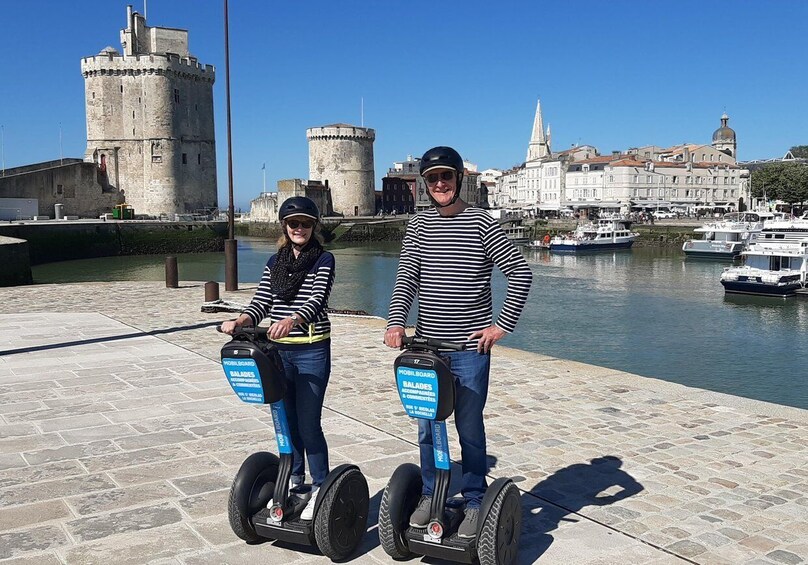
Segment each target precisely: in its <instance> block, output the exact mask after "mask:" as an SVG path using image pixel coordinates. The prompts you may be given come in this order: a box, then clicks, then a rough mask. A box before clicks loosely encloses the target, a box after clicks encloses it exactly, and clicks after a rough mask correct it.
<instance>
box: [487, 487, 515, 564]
mask: <svg viewBox="0 0 808 565" xmlns="http://www.w3.org/2000/svg"><path fill="white" fill-rule="evenodd" d="M520 500H521V497H520V496H519V489H518V488H517V487H516V485H515V484H513V483H512V482H508V484H506V485H505V486H504V487H503V488H502V489H501V490H500V491H499V493H498V494H497V497H496V498H495V499H494V502H493V504H492V505H491V509H490V510H489V512H488V515H487V516H486V518H485V521H484V522H483V523H482V524H480V525H479V526H478V531H477V555H478V558H479V560H480V565H510V564H511V563H516V558H517V555H518V553H519V536H520V534H521V533H522V504H521V502H520Z"/></svg>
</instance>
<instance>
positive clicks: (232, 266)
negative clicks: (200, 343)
mask: <svg viewBox="0 0 808 565" xmlns="http://www.w3.org/2000/svg"><path fill="white" fill-rule="evenodd" d="M224 70H225V72H224V74H225V92H226V99H227V197H228V203H227V239H226V240H225V242H224V289H225V290H230V291H232V290H238V242H237V241H236V239H235V231H236V230H235V225H234V217H233V147H232V143H231V132H230V23H229V21H228V7H227V0H224Z"/></svg>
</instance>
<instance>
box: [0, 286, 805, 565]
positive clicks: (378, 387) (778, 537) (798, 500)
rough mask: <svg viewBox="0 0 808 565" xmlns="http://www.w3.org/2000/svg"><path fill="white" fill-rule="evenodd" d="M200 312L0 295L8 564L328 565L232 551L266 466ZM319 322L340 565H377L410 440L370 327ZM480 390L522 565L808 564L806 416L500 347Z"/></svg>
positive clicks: (41, 293)
mask: <svg viewBox="0 0 808 565" xmlns="http://www.w3.org/2000/svg"><path fill="white" fill-rule="evenodd" d="M251 294H252V290H251V289H246V290H243V291H240V292H238V293H227V295H226V296H225V297H226V298H230V299H232V300H237V301H240V302H247V301H249V298H250V296H251ZM202 297H203V290H202V287H201V285H200V284H196V283H187V284H184V285H183V288H180V289H165V288H162V287H161V285H158V284H156V283H93V284H78V285H47V286H44V287H43V286H38V287H22V288H20V287H18V288H13V289H0V298H1V299H3V300H4V302H5V303H6V304H10V305H11V309H10V311H12V312H17V314H5V315H0V563H4V561H2V560H9V561H8V562H19V563H110V562H113V561H114V562H116V563H118V562H122V563H146V562H156V563H175V564H177V563H246V562H250V563H254V562H258V561H266V560H271V561H272V562H285V561H289V562H295V563H314V562H319V563H322V562H324V561H325V558H323V557H322V556H321V555H319V554H316V553H312V552H309V551H305V550H303V549H302V548H299V547H292V546H281V545H280V544H278V543H271V544H263V545H260V546H247V545H245V544H243V543H241V542H240V541H239V540H237V539H236V538H235V536H234V535H233V534H232V533H231V532H230V529H229V526H228V524H227V516H226V497H227V489H228V487H229V481H230V479H231V478H232V476H233V474H234V473H235V471H236V470H237V468H238V465H239V464H240V463H241V461H242V460H243V459H244V457H246V455H248V454H249V453H250V452H252V451H255V450H259V449H269V450H274V449H275V446H274V440H273V439H272V429H271V419H270V418H269V416H268V414H267V413H266V411H265V410H262V409H260V408H257V407H253V406H247V405H244V404H241V403H239V401H238V400H237V399H236V398H235V396H234V395H232V393H231V392H230V391H229V387H228V385H227V383H226V382H225V380H224V378H223V377H222V375H221V368H220V367H219V366H218V363H217V360H218V351H219V348H220V347H221V345H222V343H223V342H224V341H225V338H224V337H223V336H221V335H219V334H216V333H215V332H214V331H213V330H212V329H211V328H210V327H209V325H210V324H211V323H213V322H214V321H217V320H223V319H227V318H228V315H227V314H202V313H201V312H200V311H199V307H200V305H201V302H202ZM7 311H9V310H7ZM96 312H97V313H96ZM333 321H334V343H333V351H334V355H333V357H334V363H333V373H332V378H331V382H330V384H329V390H328V393H327V396H326V407H325V411H324V422H323V426H324V429H325V431H326V435H327V439H328V441H329V445H330V453H331V464H332V465H337V464H339V463H342V462H353V463H356V464H358V465H359V466H360V467H361V468H362V470H363V471H364V472H365V474H366V476H367V477H368V482H369V485H370V490H371V496H372V497H373V499H372V516H371V524H370V528H369V532H368V534H367V535H366V537H365V539H364V543H363V546H362V548H361V550H360V552H359V553H358V555H357V556H356V557H355V558H354V559H353V561H354V562H358V563H376V562H382V563H388V562H389V559H388V558H387V556H386V555H385V554H384V553H383V551H382V550H381V548H380V547H379V546H378V540H377V539H376V530H375V518H376V514H375V513H376V512H377V511H378V502H379V498H380V496H381V490H382V489H383V488H384V485H385V484H386V481H387V479H388V478H389V475H390V474H391V473H392V471H393V469H395V467H396V466H397V465H399V464H400V463H402V462H405V461H416V460H417V448H416V445H415V441H414V440H415V433H414V430H415V428H414V425H413V422H412V421H410V420H409V419H408V418H406V416H404V415H403V412H402V409H401V407H400V404H399V403H398V398H397V395H396V393H395V389H394V387H393V386H392V370H391V365H392V361H393V359H394V358H395V356H396V352H395V351H392V350H389V349H387V348H385V347H384V346H382V345H381V336H382V328H383V323H382V322H381V321H378V320H372V319H360V318H349V317H334V318H333ZM492 377H493V378H492V383H491V391H490V396H489V402H488V407H487V409H486V426H487V432H488V437H489V446H490V463H491V472H490V475H491V477H492V478H494V477H500V476H511V477H514V479H515V480H516V481H517V485H518V486H519V487H520V489H521V490H522V492H523V496H522V505H523V511H524V516H523V518H524V528H523V538H522V544H521V547H520V562H521V563H532V562H537V561H539V562H542V563H550V564H553V563H592V564H594V563H599V564H610V563H626V562H633V563H637V564H646V563H647V564H662V563H733V564H734V563H748V564H752V563H769V564H776V563H803V562H805V561H806V560H808V542H806V540H808V466H807V465H806V453H808V451H807V450H806V447H808V445H807V444H808V433H806V431H808V414H806V411H803V410H798V409H794V408H788V407H782V406H776V405H771V404H766V403H762V402H757V401H752V400H748V399H742V398H737V397H732V396H727V395H721V394H717V393H711V392H708V391H702V390H699V389H694V388H688V387H683V386H680V385H674V384H670V383H665V382H662V381H657V380H654V379H647V378H642V377H637V376H635V375H630V374H626V373H621V372H618V371H614V370H611V369H605V368H600V367H593V366H588V365H583V364H580V363H575V362H571V361H565V360H561V359H556V358H552V357H548V356H540V355H534V354H529V353H525V352H521V351H516V350H509V349H507V348H503V347H498V348H497V350H496V353H495V355H494V357H493V360H492ZM357 399H361V401H359V402H358V401H357ZM450 429H451V428H450ZM453 435H454V434H451V432H450V436H453ZM452 453H453V454H454V455H455V456H456V457H459V448H458V447H457V445H456V443H453V445H452Z"/></svg>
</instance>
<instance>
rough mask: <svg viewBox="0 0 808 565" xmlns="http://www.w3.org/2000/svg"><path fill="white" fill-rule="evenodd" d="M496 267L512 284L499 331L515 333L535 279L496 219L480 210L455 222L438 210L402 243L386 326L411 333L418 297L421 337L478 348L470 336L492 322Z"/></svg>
mask: <svg viewBox="0 0 808 565" xmlns="http://www.w3.org/2000/svg"><path fill="white" fill-rule="evenodd" d="M494 265H496V266H497V268H499V270H500V271H502V273H503V274H504V275H505V276H506V277H507V279H508V291H507V294H506V297H505V302H504V303H503V306H502V310H501V311H500V314H499V317H498V319H497V321H496V325H497V326H498V327H499V328H501V329H502V330H504V331H506V332H508V333H510V332H512V331H513V330H514V328H515V327H516V323H517V321H518V320H519V316H520V315H521V313H522V309H523V308H524V305H525V301H526V300H527V295H528V292H529V291H530V285H531V283H532V281H533V275H532V273H531V271H530V267H529V266H528V264H527V261H525V258H524V257H523V256H522V254H521V253H520V252H519V251H518V250H517V249H516V247H514V245H513V244H512V243H511V242H510V241H508V238H507V236H506V235H505V232H503V231H502V228H501V227H500V226H499V224H498V223H497V222H496V220H494V219H493V218H492V217H491V215H490V214H488V213H487V212H486V211H485V210H482V209H480V208H466V209H465V210H464V211H462V212H461V213H459V214H457V215H456V216H441V215H440V214H439V213H438V211H437V210H435V209H434V208H430V209H429V210H426V211H424V212H420V213H418V214H416V215H415V217H414V218H412V220H410V223H409V225H408V226H407V231H406V233H405V235H404V240H403V242H402V247H401V257H400V259H399V263H398V272H397V273H396V283H395V287H394V289H393V296H392V298H391V299H390V311H389V315H388V322H387V327H388V328H390V327H393V326H400V327H404V325H405V323H406V321H407V315H408V314H409V311H410V308H411V307H412V304H413V301H414V300H415V297H416V295H417V296H418V321H417V324H416V328H415V333H416V335H418V336H422V337H431V338H436V339H440V340H444V341H453V342H462V343H466V348H467V349H470V348H473V347H476V345H477V340H472V341H468V336H469V335H470V334H472V333H474V332H475V331H477V330H482V329H485V328H487V327H488V326H490V325H491V322H492V317H493V312H492V301H491V273H492V271H493V267H494Z"/></svg>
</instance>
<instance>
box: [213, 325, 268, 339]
mask: <svg viewBox="0 0 808 565" xmlns="http://www.w3.org/2000/svg"><path fill="white" fill-rule="evenodd" d="M216 331H217V332H219V333H220V334H221V333H224V332H223V331H222V327H221V326H216ZM268 331H269V328H262V327H260V326H259V327H255V326H249V327H246V328H245V327H243V326H242V327H239V328H237V329H236V331H234V332H233V337H235V336H237V335H239V334H241V335H246V336H249V337H257V338H258V339H267V332H268Z"/></svg>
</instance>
